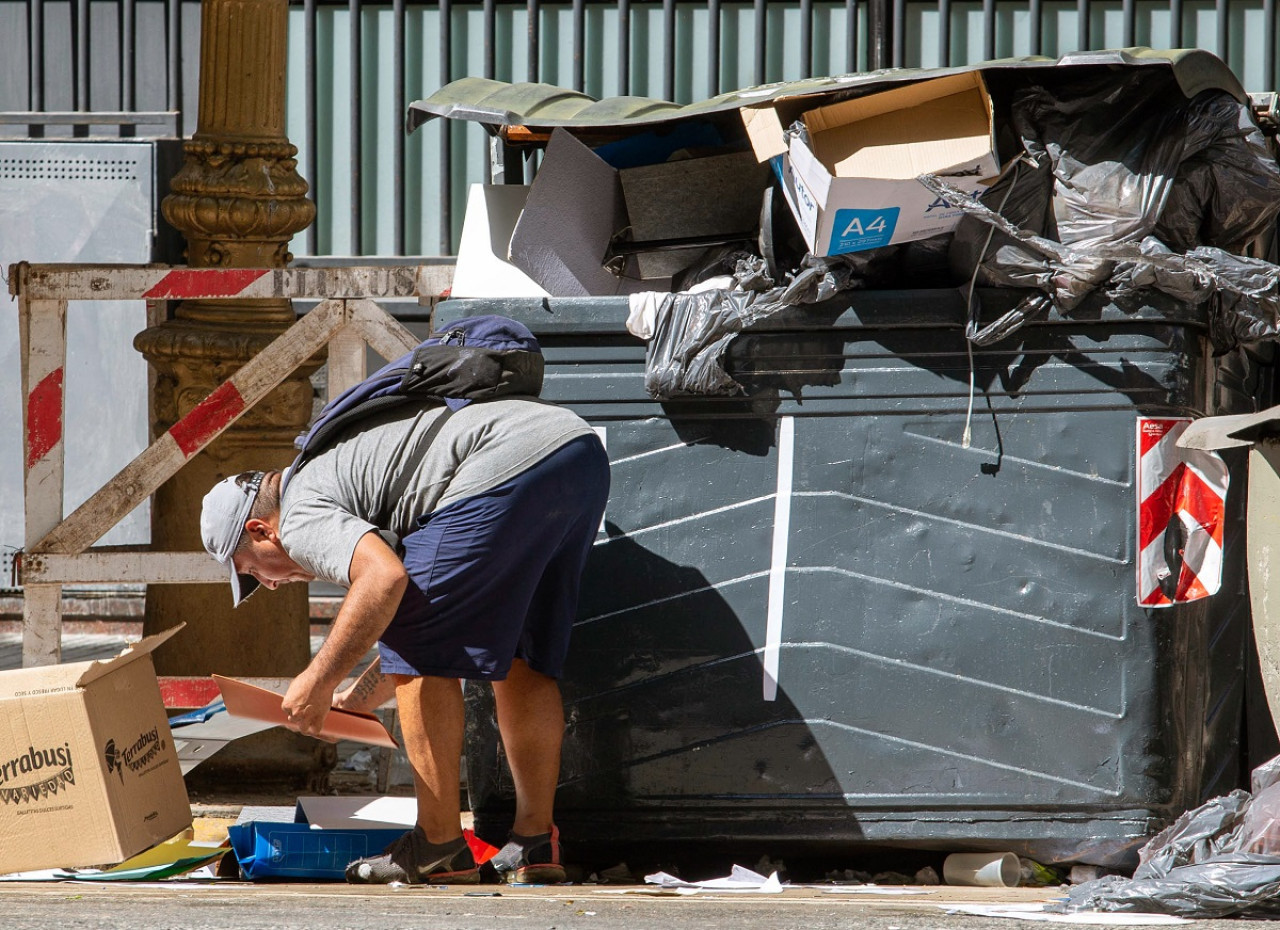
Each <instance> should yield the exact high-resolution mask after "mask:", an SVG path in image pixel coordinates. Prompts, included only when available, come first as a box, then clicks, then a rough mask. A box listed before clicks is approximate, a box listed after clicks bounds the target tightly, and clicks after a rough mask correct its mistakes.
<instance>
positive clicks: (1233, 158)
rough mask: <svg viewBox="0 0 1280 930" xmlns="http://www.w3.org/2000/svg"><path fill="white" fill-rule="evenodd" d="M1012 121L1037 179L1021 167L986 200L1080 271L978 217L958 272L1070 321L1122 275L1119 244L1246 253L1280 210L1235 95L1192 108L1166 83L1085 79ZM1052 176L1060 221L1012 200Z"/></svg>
mask: <svg viewBox="0 0 1280 930" xmlns="http://www.w3.org/2000/svg"><path fill="white" fill-rule="evenodd" d="M1011 121H1012V123H1013V125H1014V128H1015V129H1016V131H1017V132H1018V134H1019V136H1020V137H1021V138H1022V144H1023V147H1024V149H1025V150H1026V158H1027V160H1028V161H1029V164H1030V165H1031V166H1033V167H1032V170H1031V172H1030V175H1031V177H1030V178H1026V177H1024V176H1023V175H1024V172H1023V171H1022V170H1021V169H1019V174H1018V175H1016V176H1015V177H1014V178H1012V179H1008V182H1009V185H1010V186H1009V187H1006V188H1004V189H1001V184H997V185H996V186H995V187H994V188H993V189H992V191H990V192H989V193H988V194H987V195H986V196H984V197H983V198H982V200H983V203H984V204H985V205H986V206H988V207H992V208H994V209H995V210H997V211H998V212H999V213H1001V214H1003V215H1004V216H1005V217H1006V218H1008V219H1010V220H1012V222H1013V225H1014V226H1016V227H1018V228H1020V229H1022V230H1024V231H1026V232H1029V233H1031V234H1032V235H1035V236H1039V237H1041V238H1043V239H1045V240H1049V241H1056V242H1059V243H1061V244H1062V245H1064V246H1067V247H1068V249H1069V254H1070V256H1071V263H1070V265H1069V266H1065V265H1064V264H1063V262H1062V261H1061V260H1060V258H1057V257H1055V256H1052V255H1047V254H1046V253H1045V252H1044V251H1043V250H1040V249H1026V248H1025V247H1024V245H1025V242H1019V241H1011V240H1010V239H1009V238H1007V237H1004V236H1002V235H1001V234H1000V232H998V231H997V232H994V233H993V231H992V230H991V229H987V230H981V229H979V228H977V227H975V226H974V225H973V224H972V223H970V222H969V221H968V220H966V221H963V222H962V224H961V225H960V226H959V227H958V229H957V240H958V241H957V242H956V243H955V244H954V246H953V251H952V258H953V268H955V270H956V271H957V272H958V273H960V274H963V275H966V276H972V275H973V273H974V270H975V268H976V272H977V275H976V280H977V283H980V284H983V285H989V286H1004V287H1035V288H1037V289H1039V290H1042V291H1044V292H1045V293H1046V294H1047V295H1048V296H1049V298H1050V299H1051V301H1052V303H1053V304H1054V305H1055V306H1057V307H1058V308H1059V309H1060V310H1062V311H1068V312H1069V311H1070V310H1072V309H1073V308H1074V307H1075V306H1077V305H1078V304H1079V303H1080V301H1081V300H1083V298H1084V297H1085V295H1086V294H1088V293H1089V292H1090V291H1092V290H1093V289H1095V288H1096V287H1098V286H1099V285H1101V284H1102V283H1103V282H1105V281H1106V280H1107V279H1108V278H1109V277H1110V275H1111V273H1112V270H1113V267H1114V264H1113V259H1112V258H1111V257H1112V256H1115V255H1116V254H1117V253H1114V252H1108V251H1107V250H1106V249H1105V247H1107V246H1115V245H1121V244H1128V243H1137V242H1139V241H1141V240H1142V239H1144V238H1146V237H1148V236H1150V235H1156V236H1158V237H1159V238H1161V239H1162V240H1163V241H1165V242H1166V243H1168V244H1170V245H1172V246H1173V247H1174V248H1175V249H1177V250H1178V251H1182V250H1184V249H1186V248H1190V247H1193V246H1197V245H1209V246H1213V247H1217V248H1220V249H1223V250H1230V251H1240V250H1242V249H1243V248H1244V246H1245V245H1246V244H1247V243H1249V242H1250V241H1252V240H1253V239H1255V238H1256V237H1257V236H1259V235H1260V234H1261V233H1263V232H1264V231H1265V230H1267V229H1268V228H1269V227H1270V226H1271V224H1273V223H1274V221H1275V218H1276V215H1277V213H1280V166H1277V164H1276V160H1275V158H1274V157H1273V156H1272V155H1271V153H1270V151H1269V150H1268V148H1267V143H1266V140H1265V139H1264V137H1263V135H1262V133H1261V132H1260V131H1259V130H1258V128H1257V126H1256V125H1255V124H1254V122H1253V118H1252V115H1251V113H1250V111H1249V109H1248V107H1246V106H1245V105H1243V104H1241V103H1239V102H1238V101H1236V100H1235V99H1234V98H1233V97H1231V96H1230V95H1229V94H1226V93H1225V92H1222V91H1216V90H1215V91H1205V92H1204V93H1201V94H1199V95H1197V96H1196V97H1195V98H1193V99H1191V100H1187V99H1186V98H1185V97H1184V96H1183V95H1182V93H1181V91H1180V90H1179V89H1178V87H1177V85H1176V84H1175V83H1173V81H1172V79H1171V78H1170V77H1169V76H1166V75H1154V74H1153V75H1148V76H1146V77H1143V78H1136V77H1135V78H1134V79H1133V80H1130V81H1127V82H1124V83H1119V82H1117V81H1116V80H1115V79H1114V77H1113V76H1110V75H1106V76H1102V77H1100V78H1099V77H1088V78H1084V79H1075V78H1073V79H1070V80H1068V81H1065V82H1061V83H1059V84H1057V85H1055V87H1053V88H1052V89H1051V88H1048V87H1045V86H1041V85H1035V86H1032V87H1028V88H1025V89H1023V90H1021V91H1019V92H1017V93H1016V94H1015V96H1014V99H1013V103H1012V111H1011ZM1046 171H1047V172H1049V176H1050V177H1051V180H1052V195H1051V198H1050V205H1051V212H1050V213H1049V214H1048V215H1047V216H1044V217H1043V218H1041V217H1040V216H1039V215H1037V214H1036V213H1035V212H1034V210H1033V209H1031V208H1029V207H1028V206H1027V205H1026V204H1025V203H1024V202H1022V201H1021V200H1020V199H1019V200H1014V199H1012V198H1011V196H1010V195H1011V194H1013V193H1017V191H1018V188H1019V187H1022V186H1023V185H1025V184H1026V183H1027V181H1028V180H1030V181H1031V189H1030V190H1027V191H1026V194H1027V196H1028V197H1029V198H1033V197H1035V196H1036V195H1037V194H1041V195H1042V187H1041V185H1042V184H1043V183H1044V177H1045V175H1044V174H1043V173H1044V172H1046ZM1037 173H1040V174H1039V176H1037ZM1004 180H1006V179H1002V183H1003V181H1004ZM1024 190H1025V188H1024ZM1006 199H1008V200H1009V202H1008V203H1004V201H1005V200H1006ZM1120 254H1125V253H1120ZM1120 260H1123V259H1120ZM1009 331H1011V330H1004V331H1003V332H1004V333H1005V334H1007V332H1009Z"/></svg>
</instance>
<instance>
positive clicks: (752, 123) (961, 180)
mask: <svg viewBox="0 0 1280 930" xmlns="http://www.w3.org/2000/svg"><path fill="white" fill-rule="evenodd" d="M802 100H803V98H800V99H797V98H789V99H785V100H781V101H773V102H772V103H771V104H769V105H763V106H760V107H746V108H744V109H743V110H742V118H743V122H744V124H745V126H746V129H747V135H748V136H749V137H750V139H751V145H752V148H753V149H754V150H755V153H756V157H757V158H758V159H760V160H761V161H765V160H774V159H776V161H775V166H776V168H777V170H778V173H779V176H780V179H781V181H782V188H783V192H784V194H785V196H786V198H787V202H788V203H789V205H790V206H791V211H792V213H794V214H795V217H796V221H797V223H798V224H799V226H800V230H801V232H802V233H803V234H804V237H805V242H806V243H807V244H808V246H809V250H810V251H811V252H813V253H814V254H815V255H840V254H842V253H845V252H860V251H863V250H865V249H874V248H878V247H880V246H884V245H894V244H897V243H900V242H909V241H912V240H915V239H927V238H928V237H930V236H936V235H938V234H940V233H944V232H947V231H949V230H951V229H952V228H954V226H955V225H956V223H957V222H958V221H959V219H960V215H961V211H960V210H959V209H958V208H956V207H952V206H949V205H948V204H947V203H946V202H945V201H943V200H941V199H939V198H937V197H935V196H934V195H933V194H931V193H930V192H929V191H928V190H927V189H926V188H925V187H924V186H923V185H922V184H920V182H919V181H917V180H916V178H917V177H918V176H919V175H922V174H935V175H938V176H940V177H944V178H946V179H947V180H948V181H949V182H950V183H951V184H953V185H954V186H956V187H958V188H960V189H961V190H965V191H968V192H970V193H976V192H979V191H981V190H983V189H984V184H983V182H984V181H987V180H990V179H991V178H994V177H996V176H997V175H998V174H999V173H1000V164H999V157H998V156H997V154H996V146H995V133H994V128H993V125H992V119H991V98H990V97H989V96H988V95H987V89H986V86H985V85H984V83H983V81H982V76H981V75H980V74H978V73H977V72H968V73H965V74H956V75H950V76H948V77H942V78H936V79H934V80H931V81H922V82H920V83H918V84H909V85H907V86H905V87H896V88H894V89H892V90H884V91H880V92H879V93H873V94H868V95H866V96H864V97H858V98H856V99H853V100H846V101H843V102H841V103H836V104H832V105H830V106H825V107H818V108H816V109H810V110H807V111H804V110H802V109H801V107H803V106H804V105H805V104H804V103H803V102H802ZM796 119H802V120H803V121H804V125H805V129H806V131H807V134H808V137H809V142H808V144H807V145H806V144H805V141H804V139H802V138H800V137H799V136H798V135H792V137H791V138H790V140H789V141H788V137H787V134H786V133H785V132H784V127H785V126H788V125H790V124H791V123H792V122H794V121H795V120H796Z"/></svg>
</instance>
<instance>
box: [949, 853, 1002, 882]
mask: <svg viewBox="0 0 1280 930" xmlns="http://www.w3.org/2000/svg"><path fill="white" fill-rule="evenodd" d="M1021 876H1022V866H1021V865H1020V864H1019V863H1018V857H1017V856H1015V855H1014V854H1013V853H952V854H951V855H949V856H947V858H946V859H945V860H944V861H943V863H942V878H943V880H944V881H945V882H946V883H947V884H948V885H976V886H979V887H983V888H1014V887H1017V884H1018V879H1019V878H1020V877H1021Z"/></svg>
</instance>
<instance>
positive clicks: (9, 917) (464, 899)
mask: <svg viewBox="0 0 1280 930" xmlns="http://www.w3.org/2000/svg"><path fill="white" fill-rule="evenodd" d="M636 890H639V889H634V888H633V889H631V893H619V891H620V889H618V888H615V887H609V888H598V887H593V886H569V887H565V886H560V887H555V888H552V887H547V888H515V889H508V888H501V889H498V888H493V887H489V886H485V887H482V888H481V889H478V890H476V889H472V890H471V891H470V893H468V891H467V890H464V889H462V888H458V887H455V888H430V887H420V886H419V887H403V888H399V889H396V888H375V889H368V888H361V887H352V886H348V885H340V884H330V885H285V884H275V885H268V884H249V883H241V882H218V883H211V884H194V883H167V884H163V885H160V884H157V885H140V884H138V885H126V884H115V885H103V884H94V883H85V882H81V883H69V882H64V883H57V884H18V883H4V884H0V927H3V928H4V930H37V928H38V930H51V928H57V930H91V928H92V930H96V928H104V930H105V928H110V930H122V928H133V927H138V928H144V927H145V928H157V930H178V928H181V930H366V928H367V930H409V928H424V930H425V928H430V930H508V928H510V930H678V928H690V930H729V928H733V930H739V928H744V927H745V928H749V930H757V928H758V930H837V928H838V930H848V928H866V930H962V928H963V930H969V928H972V930H1019V928H1023V927H1026V928H1029V927H1032V926H1043V924H1032V923H1029V922H1027V921H1022V920H1014V919H1005V918H992V917H978V916H973V915H969V914H963V913H956V912H955V911H954V908H955V907H956V906H964V905H975V904H990V905H1000V904H1008V903H1031V902H1036V901H1043V900H1046V899H1047V898H1049V897H1052V896H1053V894H1054V890H1053V889H1048V890H1045V889H998V890H997V889H967V888H962V889H952V888H946V887H942V888H934V889H927V890H924V891H925V892H926V893H917V894H907V895H898V896H892V895H884V896H875V897H871V896H867V895H852V894H831V893H828V892H824V891H821V890H816V889H797V888H793V889H787V890H786V891H784V893H782V894H775V895H726V894H721V895H708V894H705V893H700V894H698V895H695V896H687V897H686V896H679V897H678V896H675V895H663V896H654V895H651V894H636V893H634V891H636ZM495 892H496V895H495ZM1276 924H1277V925H1280V922H1276ZM1128 925H1137V922H1136V921H1135V922H1134V923H1133V924H1128ZM1266 925H1269V924H1263V923H1262V922H1250V924H1249V926H1250V928H1251V930H1252V928H1254V927H1261V926H1266ZM1188 926H1190V925H1188ZM1240 927H1241V924H1240V922H1239V921H1227V920H1215V921H1198V922H1195V924H1194V930H1240Z"/></svg>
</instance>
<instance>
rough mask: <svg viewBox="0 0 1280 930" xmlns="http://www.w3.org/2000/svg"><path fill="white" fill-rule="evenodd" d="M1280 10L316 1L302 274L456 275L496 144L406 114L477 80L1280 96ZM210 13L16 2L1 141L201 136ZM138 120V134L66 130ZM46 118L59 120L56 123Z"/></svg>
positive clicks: (1272, 1) (306, 60)
mask: <svg viewBox="0 0 1280 930" xmlns="http://www.w3.org/2000/svg"><path fill="white" fill-rule="evenodd" d="M1276 2H1277V0H1172V2H1170V0H1108V2H1094V0H1061V2H1053V0H1017V2H1014V0H1005V2H1001V0H973V2H959V0H927V2H926V0H831V2H820V0H785V2H778V0H773V2H764V0H754V2H738V3H731V2H697V3H694V2H677V0H666V2H651V3H637V2H626V0H599V2H595V0H593V2H588V0H575V2H567V3H543V2H537V0H526V2H517V3H511V2H497V0H485V2H447V0H446V2H432V3H420V2H408V0H380V2H374V0H348V2H345V3H342V2H339V3H333V2H321V0H299V2H295V3H293V4H292V5H291V7H290V36H289V43H290V44H289V65H288V80H289V109H288V132H289V137H290V139H291V140H292V141H293V142H294V144H296V145H297V146H298V148H299V150H300V164H301V168H302V173H303V175H304V177H306V178H307V180H308V181H309V182H310V183H311V185H312V188H313V191H314V196H315V200H316V203H317V206H318V208H319V215H318V219H317V222H316V224H315V225H314V226H313V227H312V228H311V229H308V230H306V231H305V232H303V233H301V234H299V235H298V236H297V237H296V239H295V241H294V243H293V251H294V253H295V255H299V256H304V255H382V256H394V255H410V256H417V255H447V254H451V253H452V252H453V250H454V248H455V247H456V245H457V241H458V235H459V233H460V230H461V225H462V208H463V204H464V203H465V192H466V187H467V185H468V184H469V183H472V182H475V181H482V180H485V179H486V174H487V161H488V153H487V148H486V142H485V136H484V133H483V131H482V130H480V129H479V128H477V127H475V126H472V125H462V124H456V125H453V126H451V127H449V126H445V125H443V124H441V123H439V122H435V123H432V124H429V125H427V126H426V127H424V128H423V129H420V130H419V131H418V132H417V133H415V134H414V135H413V136H409V137H406V136H405V134H404V130H403V120H404V113H405V108H406V106H407V104H408V102H409V101H412V100H414V99H417V98H419V97H424V96H427V95H429V94H431V93H432V92H433V91H435V90H437V89H438V88H439V87H441V86H442V85H443V84H445V83H447V82H448V81H449V80H453V79H456V78H460V77H465V76H484V77H492V78H496V79H498V80H503V81H524V80H538V81H543V82H546V83H549V84H558V85H562V86H568V87H575V88H578V89H581V90H583V91H585V92H586V93H588V94H591V95H592V96H597V97H600V96H612V95H615V94H635V95H640V96H651V97H662V98H666V99H673V100H676V101H679V102H691V101H694V100H699V99H703V98H706V97H710V96H714V95H715V94H717V93H720V92H724V91H729V90H735V89H738V88H742V87H748V86H752V85H756V84H762V83H766V82H771V81H782V80H794V79H798V78H802V77H806V76H810V75H821V74H838V73H844V72H847V71H858V70H866V69H868V68H870V67H873V66H875V65H879V64H884V65H892V66H905V67H936V66H940V65H948V64H966V63H971V62H975V61H981V60H984V59H989V58H999V57H1008V56H1018V55H1031V54H1042V55H1048V56H1058V55H1062V54H1065V53H1066V52H1070V51H1075V50H1078V49H1085V48H1117V47H1124V46H1130V45H1150V46H1152V47H1156V48H1176V47H1192V46H1198V47H1201V48H1206V49H1208V50H1210V51H1213V52H1215V53H1217V54H1218V55H1220V56H1222V57H1223V58H1225V59H1226V61H1227V62H1228V64H1230V65H1231V67H1232V69H1233V70H1234V71H1235V72H1236V74H1237V75H1239V76H1240V78H1241V80H1242V81H1243V83H1244V85H1245V86H1246V87H1247V88H1248V89H1249V90H1255V91H1264V90H1273V89H1275V88H1276V86H1277V80H1276V76H1277V69H1276V46H1277V42H1278V41H1280V40H1278V38H1277V35H1276ZM199 25H200V6H199V3H198V2H197V0H0V124H2V125H0V133H3V134H5V135H8V136H9V137H14V136H27V137H32V136H37V137H39V136H42V137H44V138H53V137H56V136H58V135H59V134H60V133H61V134H68V135H69V134H75V135H79V136H90V137H92V136H95V135H99V134H102V133H104V132H109V133H112V134H115V135H121V134H139V135H145V134H147V133H148V132H153V131H155V130H150V129H148V126H147V124H146V123H145V121H143V120H141V119H139V120H135V121H134V122H135V123H137V125H132V124H130V121H129V118H128V117H127V114H128V113H136V112H138V111H157V112H159V111H172V112H174V113H176V114H177V116H176V119H175V123H174V125H175V126H176V131H177V132H179V133H181V134H184V135H189V134H190V133H191V132H192V131H193V130H194V129H195V119H196V110H195V91H196V87H197V81H198V73H199V70H198V69H199V60H198V59H199ZM102 111H123V114H125V115H122V116H121V118H120V120H119V121H118V122H119V123H120V124H121V125H123V126H124V128H123V129H118V128H115V127H110V128H106V129H104V128H102V127H90V126H88V125H87V124H86V125H81V126H60V125H57V121H56V120H54V119H52V117H49V116H48V115H49V114H56V113H72V114H74V113H84V114H89V113H100V112H102ZM42 114H43V115H45V116H46V117H47V118H45V119H43V120H42V119H40V118H39V117H40V115H42Z"/></svg>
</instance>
